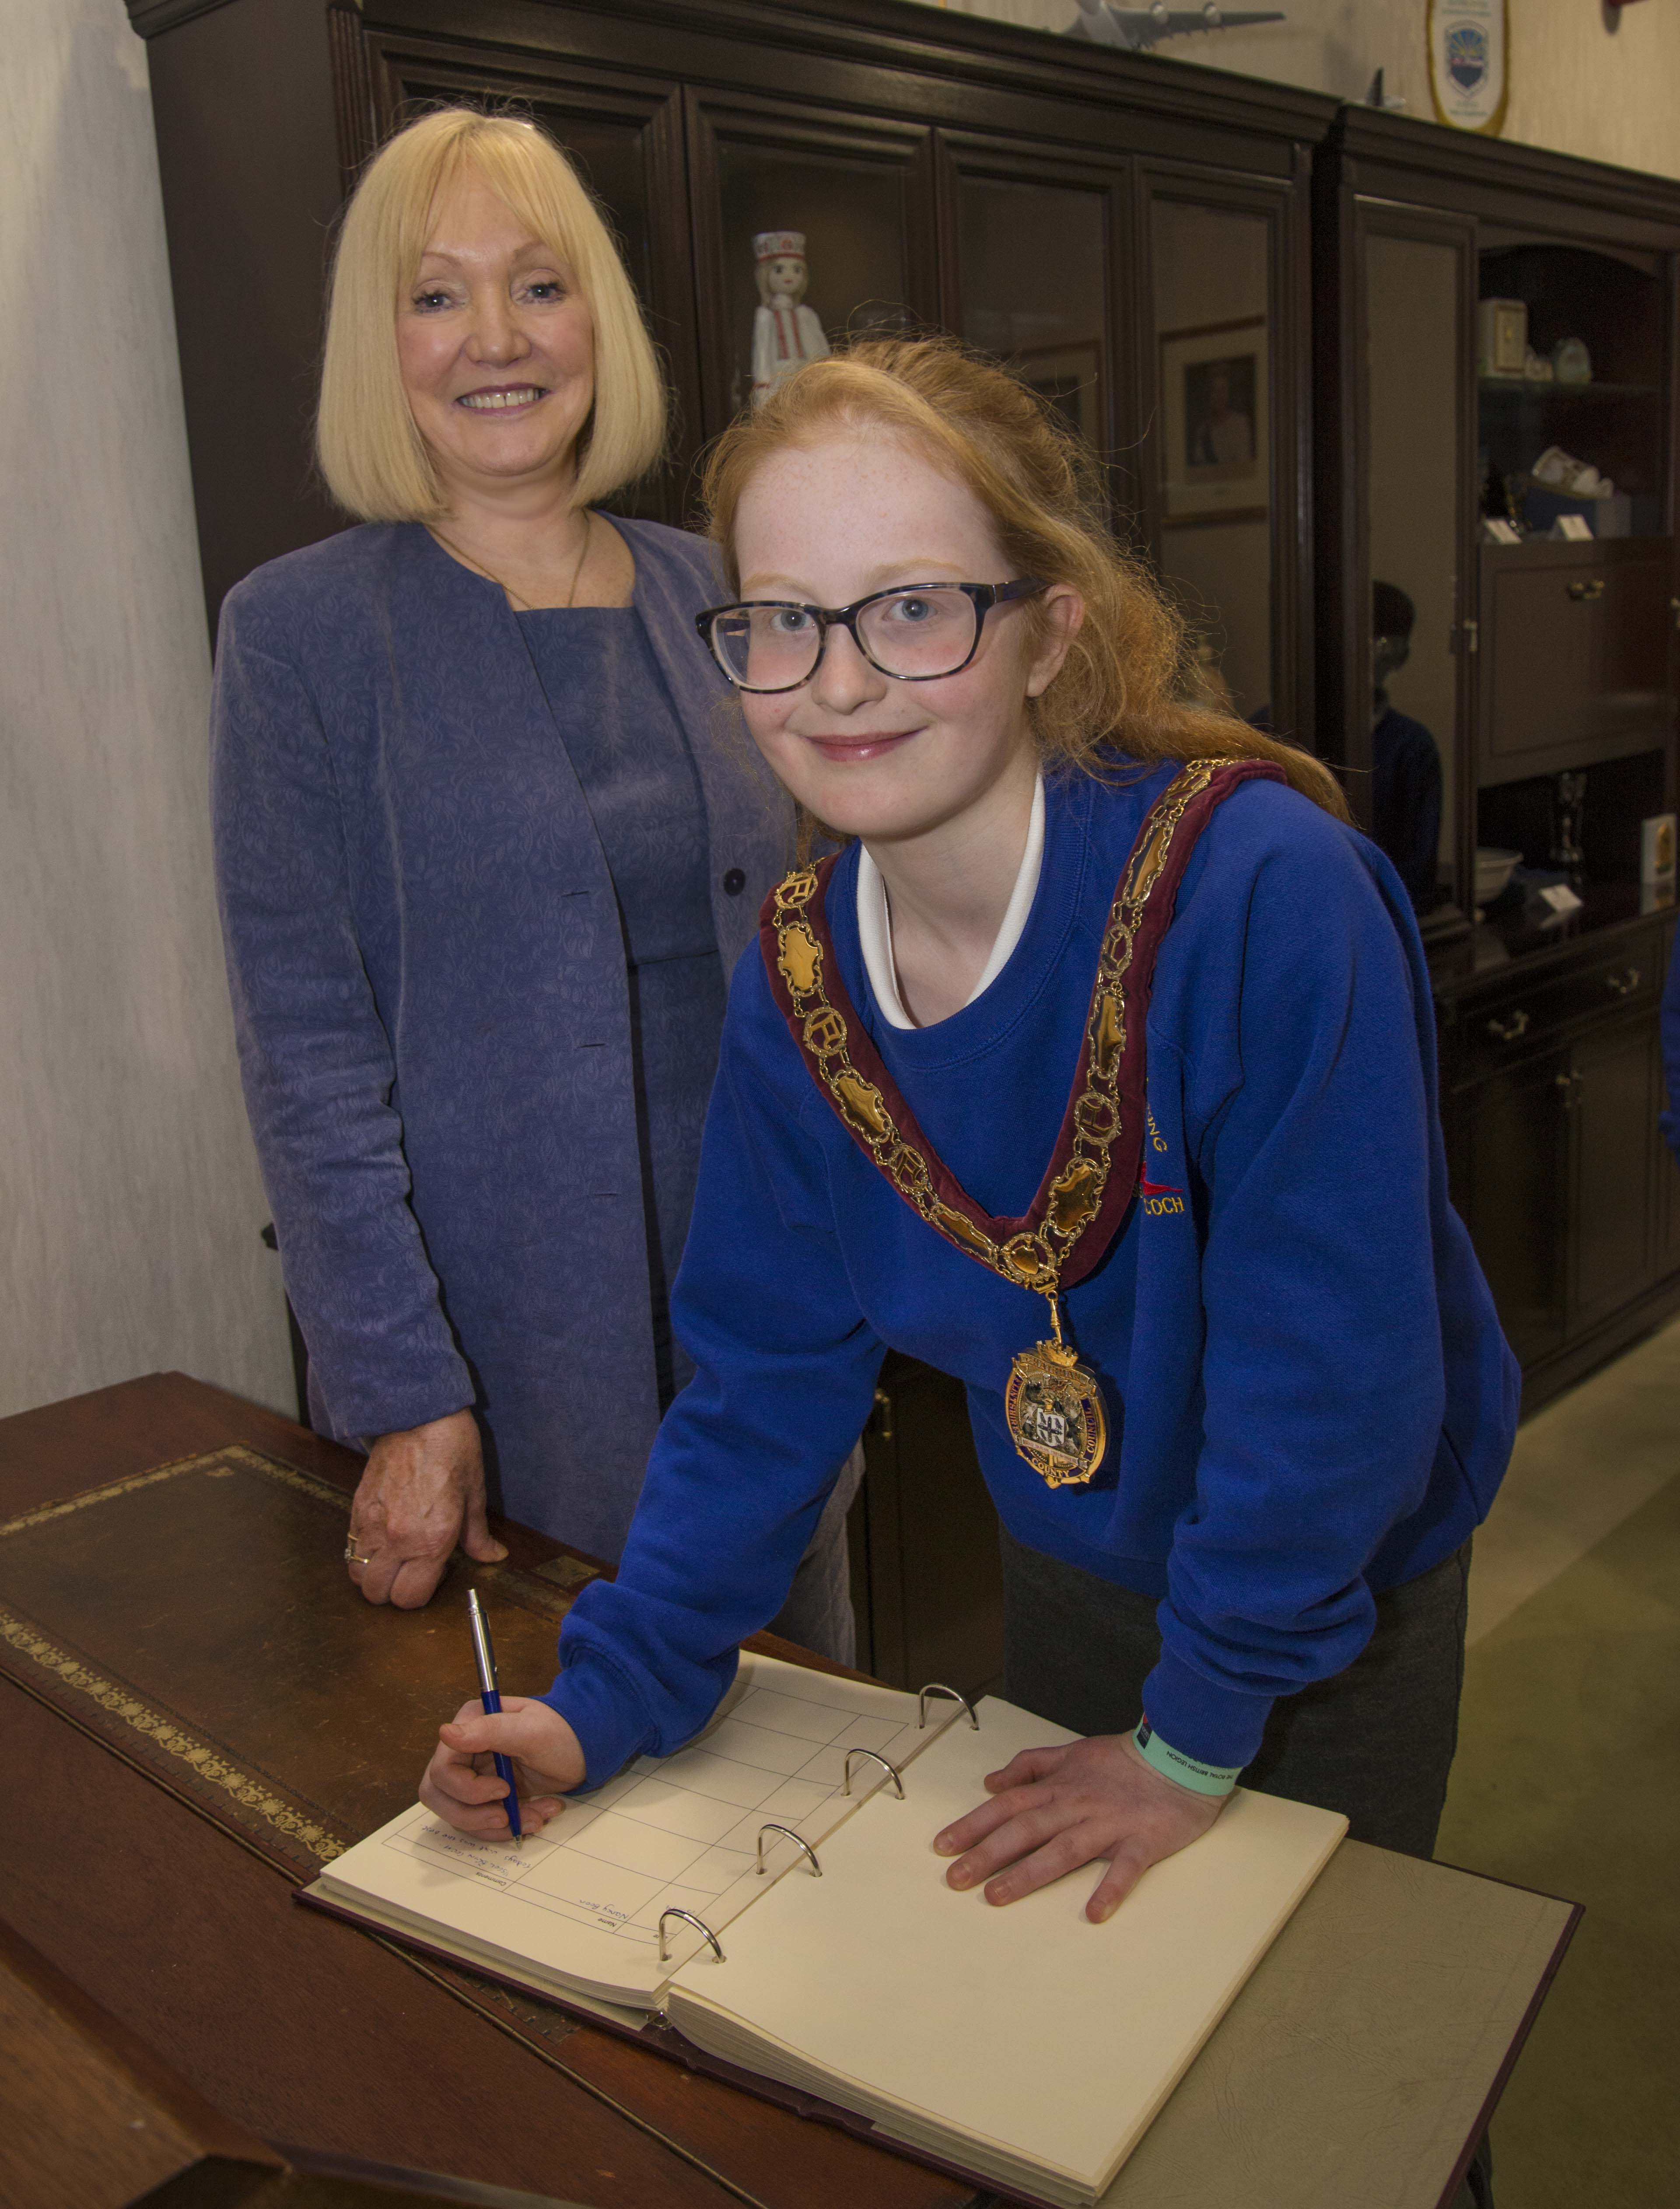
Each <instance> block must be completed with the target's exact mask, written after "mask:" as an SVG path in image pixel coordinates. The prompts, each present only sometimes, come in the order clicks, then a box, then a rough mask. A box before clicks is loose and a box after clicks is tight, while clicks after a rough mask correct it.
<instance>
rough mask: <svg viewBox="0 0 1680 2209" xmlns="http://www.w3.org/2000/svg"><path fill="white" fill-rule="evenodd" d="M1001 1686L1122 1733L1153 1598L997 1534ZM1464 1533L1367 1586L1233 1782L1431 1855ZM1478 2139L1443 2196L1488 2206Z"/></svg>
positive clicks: (1443, 1777)
mask: <svg viewBox="0 0 1680 2209" xmlns="http://www.w3.org/2000/svg"><path fill="white" fill-rule="evenodd" d="M1002 1539H1003V1556H1004V1694H1005V1696H1006V1697H1007V1699H1008V1700H1010V1701H1011V1703H1018V1704H1019V1705H1020V1706H1021V1707H1022V1708H1023V1710H1029V1711H1034V1712H1036V1713H1037V1714H1038V1716H1039V1717H1040V1718H1049V1719H1052V1720H1053V1722H1054V1723H1055V1724H1058V1725H1065V1726H1069V1727H1071V1729H1072V1730H1074V1731H1075V1732H1076V1733H1129V1732H1130V1731H1131V1728H1132V1727H1133V1726H1134V1725H1136V1724H1137V1720H1138V1718H1139V1716H1140V1714H1141V1713H1142V1711H1143V1682H1144V1680H1145V1679H1146V1678H1147V1677H1148V1676H1149V1673H1150V1672H1151V1671H1152V1670H1154V1668H1155V1660H1156V1658H1158V1657H1159V1656H1160V1654H1161V1629H1160V1628H1158V1627H1157V1626H1156V1624H1155V1608H1156V1604H1155V1598H1154V1597H1153V1596H1147V1595H1137V1594H1135V1593H1134V1592H1132V1590H1131V1589H1130V1588H1122V1587H1115V1586H1113V1585H1112V1584H1111V1583H1110V1582H1108V1581H1107V1580H1098V1579H1097V1578H1096V1577H1095V1574H1090V1573H1086V1572H1082V1571H1081V1570H1080V1569H1079V1568H1078V1567H1077V1565H1065V1564H1062V1563H1060V1562H1058V1560H1057V1559H1055V1558H1054V1557H1047V1556H1044V1555H1043V1554H1042V1553H1041V1551H1039V1550H1029V1549H1028V1548H1027V1547H1026V1546H1025V1545H1024V1544H1023V1543H1020V1542H1017V1541H1016V1540H1015V1538H1014V1537H1013V1536H1012V1535H1011V1534H1010V1533H1008V1532H1006V1531H1005V1532H1004V1533H1003V1537H1002ZM1469 1574H1470V1544H1469V1543H1468V1542H1467V1543H1466V1544H1464V1546H1463V1548H1462V1549H1461V1550H1457V1551H1455V1554H1454V1555H1453V1556H1450V1557H1448V1558H1446V1559H1444V1560H1443V1562H1441V1563H1440V1564H1438V1565H1437V1566H1435V1567H1434V1568H1433V1569H1432V1570H1431V1571H1429V1572H1426V1573H1423V1574H1419V1577H1418V1578H1417V1579H1416V1580H1407V1581H1405V1582H1404V1583H1403V1584H1402V1585H1401V1586H1399V1587H1396V1588H1389V1589H1387V1590H1385V1591H1384V1592H1383V1594H1381V1595H1379V1596H1378V1597H1377V1626H1376V1630H1375V1631H1374V1632H1373V1634H1371V1640H1369V1641H1368V1642H1367V1643H1366V1645H1365V1648H1364V1649H1363V1650H1362V1651H1361V1652H1359V1656H1357V1657H1356V1658H1354V1660H1353V1663H1352V1664H1350V1665H1349V1666H1348V1667H1347V1670H1346V1671H1345V1672H1339V1673H1337V1674H1336V1676H1335V1678H1334V1679H1330V1680H1321V1681H1320V1682H1318V1683H1317V1686H1316V1687H1311V1688H1303V1689H1302V1690H1301V1692H1300V1694H1298V1695H1287V1696H1284V1697H1282V1698H1281V1699H1280V1700H1278V1701H1277V1702H1275V1703H1274V1704H1273V1706H1272V1712H1271V1716H1270V1718H1269V1719H1268V1720H1267V1722H1266V1730H1265V1732H1264V1734H1263V1736H1262V1737H1261V1743H1260V1751H1259V1754H1258V1755H1257V1756H1256V1758H1255V1759H1254V1761H1253V1762H1252V1763H1251V1764H1250V1765H1249V1766H1248V1767H1247V1768H1246V1769H1245V1772H1244V1773H1243V1784H1244V1785H1245V1786H1247V1787H1256V1788H1258V1789H1260V1790H1261V1791H1263V1792H1264V1793H1266V1794H1269V1795H1286V1796H1287V1797H1289V1798H1290V1799H1291V1800H1292V1801H1293V1802H1297V1803H1317V1805H1318V1806H1319V1807H1320V1808H1321V1809H1326V1810H1340V1811H1341V1812H1342V1813H1343V1815H1345V1816H1346V1817H1347V1821H1348V1830H1349V1831H1350V1833H1352V1835H1353V1839H1355V1840H1359V1841H1373V1842H1375V1843H1376V1844H1377V1846H1378V1847H1379V1848H1387V1849H1398V1850H1400V1851H1401V1852H1402V1853H1403V1854H1405V1855H1407V1856H1416V1857H1427V1856H1430V1855H1432V1854H1433V1852H1434V1848H1435V1835H1436V1830H1437V1827H1439V1825H1440V1822H1441V1812H1442V1809H1443V1806H1444V1804H1445V1803H1446V1799H1447V1775H1448V1773H1449V1771H1450V1770H1451V1768H1452V1761H1453V1751H1454V1749H1455V1748H1456V1747H1457V1745H1458V1702H1459V1694H1460V1691H1461V1688H1462V1687H1463V1684H1464V1627H1465V1616H1466V1611H1467V1586H1468V1581H1469ZM1492 2201H1493V2182H1492V2158H1491V2152H1490V2151H1489V2147H1488V2144H1487V2140H1486V2139H1485V2138H1484V2139H1483V2140H1481V2141H1479V2143H1478V2146H1477V2149H1476V2153H1475V2158H1474V2160H1473V2162H1472V2164H1471V2166H1470V2170H1469V2171H1468V2172H1467V2175H1466V2177H1465V2181H1464V2183H1463V2184H1462V2186H1461V2188H1459V2191H1458V2193H1457V2194H1456V2195H1455V2197H1454V2200H1453V2203H1452V2209H1491V2204H1492Z"/></svg>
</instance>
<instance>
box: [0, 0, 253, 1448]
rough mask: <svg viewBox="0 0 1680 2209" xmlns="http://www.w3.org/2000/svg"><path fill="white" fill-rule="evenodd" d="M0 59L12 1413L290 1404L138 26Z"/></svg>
mask: <svg viewBox="0 0 1680 2209" xmlns="http://www.w3.org/2000/svg"><path fill="white" fill-rule="evenodd" d="M5 20H6V41H5V52H4V56H3V59H0V297H3V298H4V300H5V303H6V304H5V310H4V312H3V314H0V394H3V395H4V402H5V403H4V406H3V409H0V483H3V485H4V501H5V516H6V519H5V533H4V539H3V549H0V1414H3V1413H6V1412H9V1411H18V1410H21V1409H23V1408H25V1407H27V1406H29V1405H35V1404H40V1403H45V1402H51V1401H52V1400H53V1399H56V1398H57V1397H60V1396H66V1395H70V1394H73V1393H76V1392H78V1391H80V1390H82V1389H87V1388H94V1387H103V1386H104V1385H105V1384H106V1383H108V1382H111V1381H122V1380H126V1379H128V1378H129V1376H130V1375H135V1374H138V1373H145V1372H149V1371H152V1370H154V1369H158V1368H159V1367H171V1366H173V1367H179V1368H182V1369H184V1370H185V1371H187V1372H189V1373H191V1374H195V1375H198V1376H199V1377H200V1378H201V1379H203V1380H207V1381H217V1382H219V1383H220V1384H221V1385H222V1386H223V1387H227V1388H231V1389H234V1390H236V1391H237V1392H238V1393H241V1394H243V1395H247V1396H252V1397H255V1398H256V1399H259V1400H260V1401H262V1402H265V1403H268V1404H272V1405H275V1406H277V1407H279V1408H289V1407H290V1405H291V1404H292V1402H293V1401H294V1400H295V1399H294V1398H293V1396H292V1393H291V1367H290V1362H289V1357H288V1352H287V1349H286V1339H285V1319H284V1310H283V1306H282V1303H281V1294H280V1283H279V1261H278V1260H277V1259H276V1258H275V1257H274V1256H273V1255H272V1254H271V1253H270V1252H269V1251H267V1250H266V1249H264V1248H263V1247H262V1246H261V1243H260V1242H259V1241H258V1230H259V1229H260V1227H261V1225H262V1223H263V1221H264V1220H265V1219H267V1209H266V1207H265V1205H264V1202H263V1198H262V1192H261V1186H260V1184H259V1183H258V1180H257V1174H256V1165H255V1159H254V1156H253V1154H252V1151H251V1145H250V1139H249V1135H248V1134H247V1132H246V1127H245V1117H244V1111H243V1105H242V1104H241V1101H240V1097H239V1088H238V1080H237V1071H236V1068H235V1064H234V1056H233V1044H232V1035H231V1023H230V1020H229V1015H228V1011H227V995H226V986H225V980H224V977H223V973H222V965H221V951H220V945H219V938H218V936H217V932H216V925H215V909H214V904H213V893H212V887H211V868H210V840H209V834H208V828H207V820H206V800H205V787H204V785H205V714H206V707H207V697H208V690H209V679H210V666H209V645H208V639H207V632H206V629H205V617H204V604H203V599H202V597H201V593H200V587H199V572H198V555H197V549H196V540H195V532H194V527H193V514H192V502H191V496H190V491H189V479H188V471H187V449H186V435H185V430H184V428H183V418H182V410H181V390H180V378H179V372H178V368H177V356H176V344H175V324H174V316H173V312H172V309H171V300H170V284H169V267H168V262H167V258H166V255H165V244H164V227H163V212H162V206H161V202H160V198H159V187H158V170H157V155H156V150H155V145H154V141H153V130H152V105H151V99H150V96H149V94H148V93H147V78H146V51H145V48H144V46H143V45H142V44H141V40H140V39H137V38H135V36H134V34H133V33H131V32H130V31H129V27H128V21H127V18H126V15H124V12H123V4H122V0H9V6H8V7H7V9H6V11H5Z"/></svg>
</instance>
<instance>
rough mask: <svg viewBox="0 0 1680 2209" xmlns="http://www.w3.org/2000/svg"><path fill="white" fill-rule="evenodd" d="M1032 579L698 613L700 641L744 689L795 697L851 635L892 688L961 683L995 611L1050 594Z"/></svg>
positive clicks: (757, 602)
mask: <svg viewBox="0 0 1680 2209" xmlns="http://www.w3.org/2000/svg"><path fill="white" fill-rule="evenodd" d="M1046 588H1047V585H1045V584H1044V583H1042V582H1041V581H1039V579H1038V578H1037V576H1035V575H1023V576H1022V577H1021V578H1020V580H1019V581H1017V582H1013V583H901V584H899V585H898V586H897V588H895V589H893V590H891V591H872V592H871V593H870V594H869V596H868V597H867V599H857V600H856V601H855V603H854V604H853V605H849V606H806V605H799V604H798V603H797V602H796V601H795V600H793V599H742V600H741V603H740V604H739V605H733V606H709V607H708V608H707V609H706V611H705V613H703V614H696V615H695V617H694V626H695V628H696V629H699V633H700V641H701V643H702V644H704V645H706V646H707V647H710V649H711V654H712V657H713V658H714V659H716V660H717V665H719V666H720V667H721V668H722V669H723V672H724V674H725V675H727V676H728V677H729V680H730V682H731V683H734V684H735V686H736V688H737V689H741V690H759V691H772V690H797V689H799V687H800V685H801V683H808V682H809V681H810V680H811V677H813V675H814V674H815V673H816V671H817V670H818V668H819V666H820V665H821V664H822V657H823V653H824V652H825V649H826V648H827V645H828V633H829V631H830V630H831V629H849V630H850V631H851V637H852V642H853V643H854V644H855V646H856V647H857V648H858V650H859V651H860V652H861V653H862V654H863V656H864V658H865V659H867V661H868V662H869V665H871V666H872V667H873V668H875V669H877V670H878V671H879V672H880V673H881V674H883V675H888V676H891V678H892V679H893V681H894V682H895V683H936V682H938V680H939V677H941V676H942V675H958V674H960V673H961V672H962V671H963V668H965V667H966V666H967V665H968V664H969V661H970V660H971V659H973V658H974V656H975V653H976V652H978V651H979V649H980V632H981V628H982V627H983V626H984V624H985V621H986V617H987V614H988V613H989V612H990V611H991V610H992V608H993V606H1001V605H1008V604H1009V603H1010V601H1011V599H1030V598H1035V597H1036V596H1037V594H1038V593H1039V592H1041V591H1042V590H1044V589H1046Z"/></svg>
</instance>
